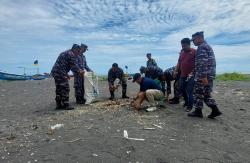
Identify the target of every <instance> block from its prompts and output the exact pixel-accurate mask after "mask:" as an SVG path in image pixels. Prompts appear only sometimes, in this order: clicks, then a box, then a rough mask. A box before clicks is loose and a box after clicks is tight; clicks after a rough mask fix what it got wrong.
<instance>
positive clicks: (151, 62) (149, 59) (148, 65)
mask: <svg viewBox="0 0 250 163" xmlns="http://www.w3.org/2000/svg"><path fill="white" fill-rule="evenodd" d="M146 56H147V58H148V61H147V67H151V66H157V63H156V62H155V60H154V59H153V58H152V55H151V53H147V55H146Z"/></svg>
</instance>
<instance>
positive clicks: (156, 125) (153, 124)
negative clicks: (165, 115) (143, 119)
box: [153, 124, 162, 128]
mask: <svg viewBox="0 0 250 163" xmlns="http://www.w3.org/2000/svg"><path fill="white" fill-rule="evenodd" d="M153 126H155V127H158V128H162V126H159V125H156V124H153Z"/></svg>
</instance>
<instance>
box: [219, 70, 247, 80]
mask: <svg viewBox="0 0 250 163" xmlns="http://www.w3.org/2000/svg"><path fill="white" fill-rule="evenodd" d="M216 79H217V80H221V81H229V80H231V81H245V80H249V79H250V77H249V75H246V74H240V73H237V72H233V73H224V74H221V75H217V77H216Z"/></svg>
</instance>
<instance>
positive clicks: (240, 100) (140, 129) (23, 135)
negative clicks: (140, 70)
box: [0, 79, 250, 163]
mask: <svg viewBox="0 0 250 163" xmlns="http://www.w3.org/2000/svg"><path fill="white" fill-rule="evenodd" d="M107 87H108V85H107V83H106V82H101V83H100V91H101V98H100V99H101V101H100V102H98V103H95V104H92V105H75V104H74V96H73V94H74V90H73V89H72V81H71V97H70V101H71V104H72V105H74V106H75V107H76V109H75V110H73V111H55V110H54V108H55V103H54V96H55V95H54V90H55V87H54V82H53V80H51V79H48V80H44V81H19V82H18V81H17V82H4V81H0V162H1V163H4V162H22V163H33V162H57V163H63V162H70V163H71V162H72V163H77V162H79V163H80V162H107V163H111V162H116V163H117V162H131V163H136V162H138V163H141V162H144V163H164V162H171V163H172V162H201V163H204V162H211V163H212V162H213V163H214V162H250V109H249V108H250V98H249V95H250V82H216V83H215V89H214V90H215V91H214V97H215V99H216V101H217V103H218V105H219V108H220V109H221V111H222V112H223V116H221V117H219V118H217V120H210V119H208V118H203V119H199V118H190V117H187V114H186V112H185V111H184V109H183V108H182V105H181V104H179V105H169V104H166V108H161V109H159V110H157V111H155V112H145V111H140V112H137V111H134V110H132V109H131V108H130V107H129V100H118V101H117V102H115V103H110V102H109V101H108V100H107V98H108V95H109V94H108V88H107ZM137 90H138V86H137V85H135V84H133V83H129V87H128V95H129V96H132V95H134V94H135V93H136V92H137ZM117 97H120V94H118V95H117ZM203 113H204V115H208V114H209V113H210V109H209V108H207V107H205V108H204V110H203ZM56 124H63V125H64V126H63V127H61V128H59V129H55V130H53V132H51V130H49V128H50V126H52V125H56ZM124 130H126V131H127V133H128V137H130V138H140V139H144V141H142V140H130V139H126V138H124V137H123V136H124Z"/></svg>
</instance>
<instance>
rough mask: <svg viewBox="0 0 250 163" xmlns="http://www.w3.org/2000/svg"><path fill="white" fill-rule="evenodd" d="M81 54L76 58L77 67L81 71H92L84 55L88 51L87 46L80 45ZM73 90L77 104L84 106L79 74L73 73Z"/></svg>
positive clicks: (81, 81)
mask: <svg viewBox="0 0 250 163" xmlns="http://www.w3.org/2000/svg"><path fill="white" fill-rule="evenodd" d="M80 47H81V52H80V53H81V54H80V55H78V56H77V63H78V66H79V67H80V68H81V69H82V70H86V71H88V72H89V71H92V70H91V69H90V68H89V66H88V65H87V61H86V57H85V55H84V53H85V52H86V51H87V50H88V46H87V45H85V44H81V46H80ZM74 88H75V98H76V103H77V104H85V102H86V100H85V99H84V77H83V76H81V75H80V74H79V73H74Z"/></svg>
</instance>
